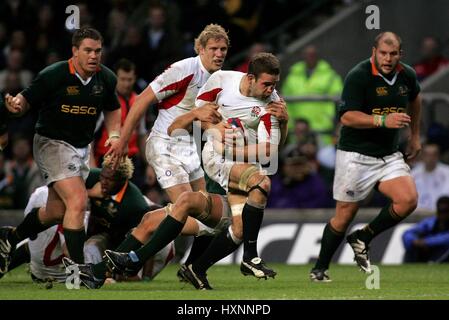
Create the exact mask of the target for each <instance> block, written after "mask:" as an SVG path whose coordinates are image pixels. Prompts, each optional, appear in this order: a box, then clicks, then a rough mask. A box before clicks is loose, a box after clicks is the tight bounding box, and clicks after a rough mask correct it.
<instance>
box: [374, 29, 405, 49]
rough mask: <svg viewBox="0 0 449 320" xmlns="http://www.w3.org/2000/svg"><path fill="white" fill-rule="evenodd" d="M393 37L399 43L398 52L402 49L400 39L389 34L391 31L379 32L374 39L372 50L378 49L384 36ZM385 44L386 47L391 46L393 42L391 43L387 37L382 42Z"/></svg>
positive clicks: (392, 33)
mask: <svg viewBox="0 0 449 320" xmlns="http://www.w3.org/2000/svg"><path fill="white" fill-rule="evenodd" d="M389 35H390V36H393V37H394V38H396V40H397V41H398V43H399V50H401V49H402V39H401V37H399V36H398V35H397V34H396V33H394V32H391V31H385V32H381V33H379V34H378V35H377V37H376V38H374V48H376V49H377V48H378V47H379V43H380V41H381V40H382V39H383V38H384V37H385V36H389ZM384 41H385V43H386V44H388V45H392V44H393V42H392V41H391V39H390V38H389V37H387V39H385V40H384Z"/></svg>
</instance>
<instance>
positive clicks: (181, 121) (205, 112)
mask: <svg viewBox="0 0 449 320" xmlns="http://www.w3.org/2000/svg"><path fill="white" fill-rule="evenodd" d="M217 109H218V106H217V105H216V104H213V103H208V104H205V105H204V106H201V107H199V108H194V109H192V110H191V111H189V112H187V113H185V114H183V115H181V116H179V117H177V118H176V119H175V120H174V121H173V123H172V124H171V125H170V126H169V127H168V129H167V134H168V135H169V136H173V135H174V136H176V135H179V134H183V133H185V131H181V130H178V131H177V132H174V131H175V130H177V129H184V130H187V131H188V132H191V131H192V123H193V122H194V121H201V127H202V128H203V129H207V128H208V127H209V126H210V125H213V124H217V123H219V122H220V120H221V115H220V113H219V112H218V111H217ZM203 123H204V125H203Z"/></svg>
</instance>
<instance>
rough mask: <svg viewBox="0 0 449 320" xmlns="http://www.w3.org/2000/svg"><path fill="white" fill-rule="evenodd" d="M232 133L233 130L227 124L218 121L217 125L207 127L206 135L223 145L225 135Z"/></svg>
mask: <svg viewBox="0 0 449 320" xmlns="http://www.w3.org/2000/svg"><path fill="white" fill-rule="evenodd" d="M232 131H233V129H232V127H231V125H230V124H229V123H226V122H224V121H220V122H219V123H217V124H215V125H213V126H211V127H209V129H207V134H209V135H212V137H213V138H214V141H218V142H219V143H224V142H225V137H226V135H229V134H231V133H232Z"/></svg>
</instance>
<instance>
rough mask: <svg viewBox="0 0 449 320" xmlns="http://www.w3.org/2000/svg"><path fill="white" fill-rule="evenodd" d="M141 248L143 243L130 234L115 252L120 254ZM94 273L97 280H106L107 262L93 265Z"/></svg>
mask: <svg viewBox="0 0 449 320" xmlns="http://www.w3.org/2000/svg"><path fill="white" fill-rule="evenodd" d="M141 246H142V242H140V241H139V240H137V239H136V238H135V237H134V236H133V235H132V234H129V235H128V236H127V237H126V238H125V240H123V242H122V243H120V245H119V246H118V247H117V249H115V250H116V251H118V252H129V251H131V250H136V249H138V248H140V247H141ZM92 271H93V273H94V276H95V278H97V279H104V278H105V274H106V272H107V271H108V267H107V266H106V260H103V261H101V262H100V263H97V264H95V265H93V266H92Z"/></svg>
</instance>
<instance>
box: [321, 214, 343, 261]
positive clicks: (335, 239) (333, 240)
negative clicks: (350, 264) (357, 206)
mask: <svg viewBox="0 0 449 320" xmlns="http://www.w3.org/2000/svg"><path fill="white" fill-rule="evenodd" d="M344 235H345V234H344V232H338V231H337V230H335V229H334V228H332V226H331V224H330V222H329V223H328V224H326V227H325V228H324V231H323V238H322V239H321V249H320V255H319V257H318V260H317V262H316V264H315V267H314V269H329V264H330V262H331V260H332V256H333V255H334V253H335V251H337V249H338V246H339V245H340V243H341V241H342V240H343V238H344Z"/></svg>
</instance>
